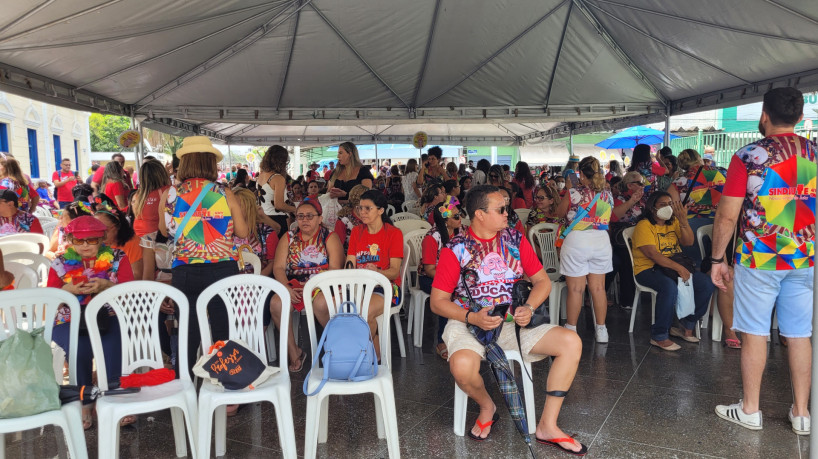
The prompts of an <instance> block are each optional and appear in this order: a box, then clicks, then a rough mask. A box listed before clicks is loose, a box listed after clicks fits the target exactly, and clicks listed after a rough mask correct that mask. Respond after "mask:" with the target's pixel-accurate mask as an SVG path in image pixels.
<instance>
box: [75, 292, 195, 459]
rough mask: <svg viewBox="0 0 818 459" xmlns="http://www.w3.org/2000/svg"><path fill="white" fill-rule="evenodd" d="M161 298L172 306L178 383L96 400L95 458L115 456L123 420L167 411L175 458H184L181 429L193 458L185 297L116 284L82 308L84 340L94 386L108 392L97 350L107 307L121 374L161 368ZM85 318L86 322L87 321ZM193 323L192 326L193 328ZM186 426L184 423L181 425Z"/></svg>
mask: <svg viewBox="0 0 818 459" xmlns="http://www.w3.org/2000/svg"><path fill="white" fill-rule="evenodd" d="M165 297H169V298H170V299H171V300H173V301H174V302H175V303H176V307H177V308H179V309H178V315H177V317H178V318H179V352H178V357H177V358H178V359H179V368H180V371H179V374H178V375H177V376H178V378H179V379H175V380H173V381H170V382H166V383H164V384H160V385H158V386H149V387H143V388H142V390H141V391H140V392H139V393H136V394H127V395H117V396H116V397H101V398H99V399H98V400H97V404H96V410H97V420H98V421H99V422H98V425H99V431H98V432H97V435H98V439H99V448H98V451H99V457H105V458H116V457H119V422H120V420H121V419H122V418H124V417H125V416H128V415H136V414H142V413H149V412H152V411H158V410H164V409H167V408H170V414H171V419H172V421H173V437H174V440H175V443H176V456H177V457H184V456H185V455H187V443H186V442H185V427H187V435H188V439H189V440H190V444H191V457H194V458H195V457H198V455H197V454H196V438H197V437H196V424H195V423H196V409H197V408H196V407H197V405H196V388H195V387H194V385H193V382H192V381H191V380H190V373H189V372H188V371H187V369H188V362H187V340H188V327H190V325H191V324H190V323H189V321H188V317H190V315H189V314H188V302H187V297H186V296H185V295H184V293H182V292H180V291H179V290H177V289H175V288H173V287H171V286H170V285H167V284H163V283H161V282H153V281H132V282H126V283H124V284H117V285H114V286H113V287H111V288H109V289H107V290H105V291H103V292H101V293H99V294H97V296H95V297H94V298H93V299H92V300H91V302H90V303H88V306H87V307H86V308H85V317H86V322H87V324H88V337H89V338H90V339H91V349H93V351H94V361H95V362H96V366H97V374H98V375H100V377H99V378H97V380H98V382H97V384H98V386H99V388H100V389H101V390H103V391H105V390H108V378H106V377H105V375H106V374H107V372H106V368H105V359H104V357H103V356H104V355H105V350H104V348H103V347H102V340H101V339H100V334H99V329H98V328H97V321H96V317H97V312H99V310H100V309H101V308H102V307H104V305H106V304H108V305H110V306H111V308H113V310H114V312H116V319H117V320H118V321H119V328H120V332H121V335H122V369H121V371H120V373H121V374H123V375H127V374H131V373H134V372H136V371H137V370H140V369H143V368H146V367H147V368H150V369H157V368H164V364H163V361H162V349H161V347H160V345H159V332H158V327H157V324H158V323H159V307H160V306H161V304H162V301H163V300H164V299H165ZM89 318H90V319H89ZM196 325H197V324H193V326H196ZM185 421H186V422H185Z"/></svg>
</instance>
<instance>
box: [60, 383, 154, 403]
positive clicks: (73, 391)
mask: <svg viewBox="0 0 818 459" xmlns="http://www.w3.org/2000/svg"><path fill="white" fill-rule="evenodd" d="M140 390H142V388H141V387H129V388H127V389H122V388H119V387H117V388H114V389H110V390H106V391H102V390H99V387H97V386H76V385H70V384H69V385H65V386H60V403H62V404H63V405H65V404H66V403H71V402H76V401H78V400H96V399H98V398H100V397H104V396H108V395H123V394H135V393H137V392H139V391H140Z"/></svg>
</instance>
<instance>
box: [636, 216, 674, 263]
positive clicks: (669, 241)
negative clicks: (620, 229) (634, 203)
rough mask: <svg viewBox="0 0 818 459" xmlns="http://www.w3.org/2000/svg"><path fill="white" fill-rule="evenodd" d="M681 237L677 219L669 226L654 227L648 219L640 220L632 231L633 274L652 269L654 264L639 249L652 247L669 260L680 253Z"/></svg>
mask: <svg viewBox="0 0 818 459" xmlns="http://www.w3.org/2000/svg"><path fill="white" fill-rule="evenodd" d="M681 237H682V230H681V228H680V227H679V220H678V219H674V220H673V223H672V224H670V225H654V224H652V223H651V222H650V220H648V219H643V220H641V221H640V222H639V223H637V224H636V228H635V229H634V230H633V242H632V246H633V273H634V274H639V273H641V272H642V271H644V270H646V269H650V268H653V265H654V264H655V263H654V262H653V260H651V259H650V258H648V257H646V256H645V254H644V253H642V251H641V250H639V247H644V246H647V245H652V246H654V247H656V248H657V249H658V250H659V253H661V254H662V255H664V256H666V257H668V258H670V257H672V256H673V255H674V254H677V253H679V252H681V251H682V246H681V244H680V243H679V241H680V240H681Z"/></svg>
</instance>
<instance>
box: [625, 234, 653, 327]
mask: <svg viewBox="0 0 818 459" xmlns="http://www.w3.org/2000/svg"><path fill="white" fill-rule="evenodd" d="M635 229H636V227H635V226H631V227H630V228H626V229H625V230H624V231H622V238H623V239H625V246H627V248H628V255H629V256H630V258H631V266H633V249H632V247H631V240H632V239H633V231H634V230H635ZM633 283H634V284H635V285H636V293H634V295H633V308H632V309H631V327H630V329H629V330H628V333H633V324H634V322H635V321H636V307H637V306H638V305H639V297H641V296H642V292H647V293H650V302H651V304H650V323H651V325H652V324H653V323H654V322H656V290H653V289H652V288H648V287H645V286H644V285H641V284H640V283H639V281H637V280H636V274H634V275H633Z"/></svg>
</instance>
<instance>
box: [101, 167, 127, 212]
mask: <svg viewBox="0 0 818 459" xmlns="http://www.w3.org/2000/svg"><path fill="white" fill-rule="evenodd" d="M124 174H125V170H124V169H123V168H122V165H121V164H119V161H111V162H109V163H108V164H106V165H105V172H103V173H102V190H103V191H102V192H103V194H105V196H108V197H109V198H111V199H112V200H113V201H114V202H115V203H116V206H117V207H118V208H119V210H121V211H123V212H125V211H127V209H128V193H129V192H130V187H128V185H127V183H126V182H125V176H124Z"/></svg>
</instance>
